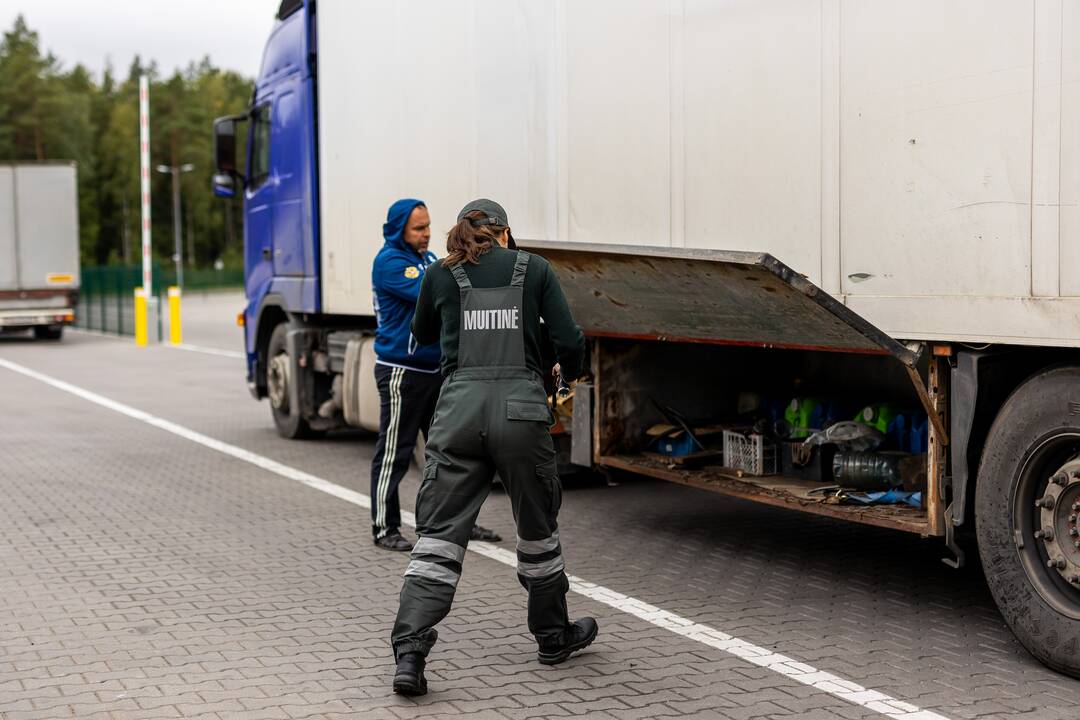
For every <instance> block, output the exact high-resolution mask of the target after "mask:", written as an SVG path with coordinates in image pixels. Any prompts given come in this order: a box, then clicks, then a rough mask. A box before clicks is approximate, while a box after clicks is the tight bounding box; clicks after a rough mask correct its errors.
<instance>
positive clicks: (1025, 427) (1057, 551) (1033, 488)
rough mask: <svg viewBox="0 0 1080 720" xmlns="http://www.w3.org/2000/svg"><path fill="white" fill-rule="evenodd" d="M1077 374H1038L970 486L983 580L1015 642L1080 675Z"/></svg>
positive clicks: (996, 431) (1002, 420)
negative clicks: (975, 482)
mask: <svg viewBox="0 0 1080 720" xmlns="http://www.w3.org/2000/svg"><path fill="white" fill-rule="evenodd" d="M1078 515H1080V368H1076V367H1061V368H1054V369H1051V370H1046V371H1043V372H1041V373H1039V374H1038V375H1036V376H1034V377H1032V378H1030V379H1029V380H1027V381H1026V382H1025V383H1024V384H1023V385H1021V386H1020V387H1019V388H1018V389H1017V390H1016V391H1015V392H1013V394H1012V395H1011V396H1010V397H1009V399H1008V400H1007V401H1006V402H1005V405H1004V406H1003V407H1002V408H1001V411H1000V412H999V413H998V416H997V418H996V419H995V420H994V424H993V426H992V427H991V429H990V435H989V437H988V438H987V440H986V447H985V449H984V451H983V456H982V462H981V463H980V466H979V477H978V483H977V484H976V487H975V520H976V534H977V535H978V541H979V555H980V556H981V558H982V564H983V569H984V570H985V573H986V582H987V584H988V585H989V586H990V592H991V594H992V595H993V597H994V601H995V602H996V603H997V606H998V609H999V610H1000V611H1001V614H1002V616H1003V617H1004V618H1005V622H1007V623H1008V625H1009V627H1010V628H1011V629H1012V631H1013V633H1014V634H1015V635H1016V637H1017V639H1018V640H1019V641H1020V642H1021V643H1022V644H1023V645H1024V647H1025V648H1027V649H1028V651H1030V652H1031V654H1032V655H1034V656H1035V657H1036V658H1038V659H1039V660H1041V661H1042V662H1043V663H1045V664H1046V665H1048V666H1049V667H1051V668H1053V669H1055V670H1058V671H1059V672H1063V673H1066V674H1068V675H1072V676H1075V677H1080V653H1078V652H1077V651H1078V649H1080V528H1078V525H1077V519H1078Z"/></svg>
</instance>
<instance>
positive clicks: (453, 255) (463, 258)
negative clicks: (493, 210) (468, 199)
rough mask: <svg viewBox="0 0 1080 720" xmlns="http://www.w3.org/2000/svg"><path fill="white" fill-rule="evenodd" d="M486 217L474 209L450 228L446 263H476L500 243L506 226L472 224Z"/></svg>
mask: <svg viewBox="0 0 1080 720" xmlns="http://www.w3.org/2000/svg"><path fill="white" fill-rule="evenodd" d="M485 217H486V215H484V213H482V212H480V211H479V210H473V211H472V212H470V213H467V214H466V215H465V217H463V218H461V220H459V221H458V224H457V225H455V226H454V227H452V228H450V232H448V233H446V260H444V261H443V264H444V265H446V266H447V267H452V266H454V265H460V264H461V263H463V262H467V263H471V264H473V265H476V264H477V263H479V262H480V256H481V255H483V254H484V253H486V252H487V251H488V250H490V249H491V248H493V247H495V245H497V244H498V242H499V238H500V237H501V236H502V233H503V231H504V230H506V228H505V227H499V226H495V225H480V226H474V225H473V224H472V221H473V220H483V219H484V218H485Z"/></svg>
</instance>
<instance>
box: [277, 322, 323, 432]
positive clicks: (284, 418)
mask: <svg viewBox="0 0 1080 720" xmlns="http://www.w3.org/2000/svg"><path fill="white" fill-rule="evenodd" d="M287 332H288V325H287V324H286V323H279V324H278V325H277V327H275V328H274V332H273V333H271V334H270V342H269V343H268V344H267V348H266V394H267V395H268V396H269V398H270V412H271V413H273V415H274V425H275V426H277V431H278V434H279V435H281V436H282V437H284V438H289V439H298V438H307V437H313V436H314V434H315V433H314V432H313V431H312V429H311V426H310V425H308V422H307V420H305V419H304V418H303V417H302V416H301V415H300V409H299V408H294V407H292V403H291V401H290V389H291V385H292V383H293V382H296V380H297V379H296V378H294V377H293V376H292V375H293V373H292V367H293V364H292V361H291V359H290V358H289V351H288V348H287V346H286V344H285V335H286V333H287Z"/></svg>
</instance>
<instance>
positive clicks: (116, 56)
mask: <svg viewBox="0 0 1080 720" xmlns="http://www.w3.org/2000/svg"><path fill="white" fill-rule="evenodd" d="M279 4H280V0H104V1H102V0H0V24H2V27H3V30H4V31H5V32H6V31H9V30H10V29H11V27H12V25H13V24H14V22H15V18H16V17H17V16H18V15H19V14H20V13H21V14H22V15H23V16H24V17H25V18H26V21H27V24H29V26H30V28H31V29H32V30H36V31H37V32H38V35H39V36H40V39H41V43H42V45H43V49H45V50H51V51H52V52H53V54H55V55H56V56H57V57H59V58H60V59H61V60H62V61H63V63H64V67H65V69H70V68H71V67H73V66H74V65H75V64H76V63H79V62H81V63H82V64H83V65H85V66H87V67H88V68H90V69H91V70H93V71H94V72H95V73H96V74H97V75H98V77H99V78H100V73H101V71H102V70H103V69H104V68H105V63H106V61H107V60H110V59H111V60H112V64H113V67H114V68H115V70H116V72H117V74H118V75H120V77H124V76H125V75H126V74H127V69H128V65H129V64H130V63H131V60H132V58H133V57H134V56H135V55H136V54H138V55H139V56H141V57H142V58H143V59H144V60H151V59H152V60H156V61H157V64H158V69H159V70H160V71H161V73H162V74H163V75H166V76H168V75H171V74H172V71H173V70H174V69H175V68H183V67H185V66H187V64H188V63H189V62H191V61H193V60H199V59H200V58H202V57H203V56H204V55H209V56H210V59H211V61H213V63H214V65H216V66H218V67H222V68H225V69H228V70H236V71H238V72H241V73H243V74H244V75H247V76H250V77H254V76H255V73H256V72H257V71H258V68H259V61H260V60H261V59H262V49H263V44H264V43H265V42H266V38H267V37H268V36H269V34H270V28H271V27H272V26H273V23H274V14H275V13H276V12H277V8H278V5H279Z"/></svg>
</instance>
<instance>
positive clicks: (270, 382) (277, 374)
mask: <svg viewBox="0 0 1080 720" xmlns="http://www.w3.org/2000/svg"><path fill="white" fill-rule="evenodd" d="M266 391H267V395H269V396H270V404H271V405H273V406H274V409H275V410H280V411H282V412H286V411H288V409H289V356H288V354H287V353H278V354H277V355H275V356H274V357H272V358H270V364H269V365H268V366H267V368H266ZM1077 568H1078V570H1080V565H1078V566H1077Z"/></svg>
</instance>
